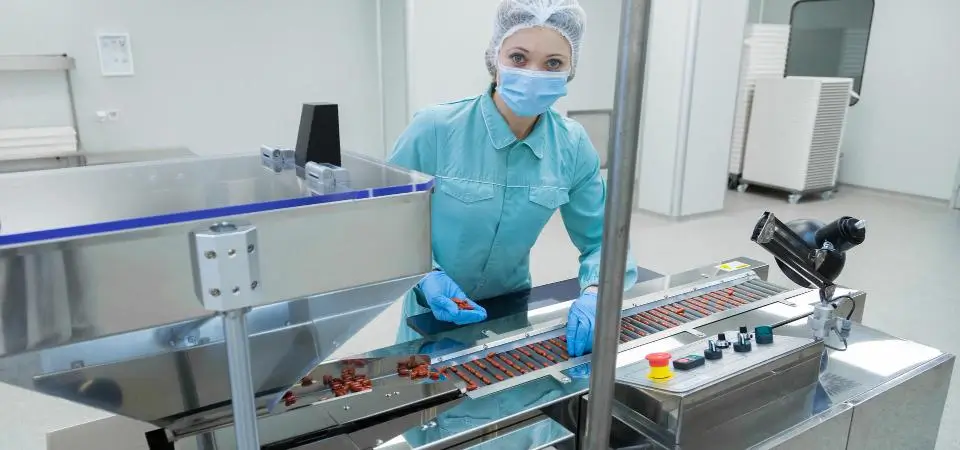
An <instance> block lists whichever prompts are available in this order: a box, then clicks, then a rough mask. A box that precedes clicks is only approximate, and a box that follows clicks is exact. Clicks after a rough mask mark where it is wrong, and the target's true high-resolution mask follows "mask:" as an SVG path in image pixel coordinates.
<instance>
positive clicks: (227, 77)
mask: <svg viewBox="0 0 960 450" xmlns="http://www.w3.org/2000/svg"><path fill="white" fill-rule="evenodd" d="M100 31H120V32H129V33H130V36H131V42H132V49H133V58H134V65H135V70H136V75H135V76H133V77H129V78H104V77H102V76H100V73H99V63H98V57H97V49H96V46H95V35H96V33H97V32H100ZM376 49H377V21H376V2H375V1H374V0H351V1H340V0H286V1H284V2H263V1H240V2H237V1H229V0H206V1H202V2H198V1H191V0H168V1H164V2H131V1H125V0H87V1H82V2H79V1H65V0H0V54H32V53H64V52H65V53H68V54H70V55H72V56H74V57H76V58H77V69H76V71H75V73H74V90H75V93H76V100H77V106H78V115H79V121H80V132H81V136H82V139H83V141H84V144H85V147H86V148H87V149H90V150H103V149H128V148H141V147H165V146H179V145H185V146H187V147H189V148H191V149H192V150H194V151H196V152H199V153H206V154H211V153H213V154H215V153H227V152H250V151H255V150H254V149H255V148H257V147H258V146H259V145H260V144H262V143H277V144H287V145H292V144H293V143H294V142H295V139H296V132H297V127H298V123H299V115H300V105H301V104H302V103H303V102H307V101H329V102H336V103H339V104H340V107H341V116H340V119H341V121H340V127H341V139H342V142H343V145H344V147H346V148H348V149H352V150H355V151H359V152H364V153H369V154H373V155H377V156H381V155H383V147H384V146H383V138H382V132H381V119H380V114H381V97H380V92H379V84H378V79H379V73H378V70H377V68H378V60H377V51H376ZM63 89H64V88H63V83H62V81H60V80H59V78H57V77H56V75H55V74H46V75H39V74H16V75H10V74H0V127H4V126H6V127H11V126H31V125H51V124H54V125H63V124H67V123H68V122H69V113H68V112H67V111H68V110H67V109H66V106H65V97H64V95H63V92H62V90H63ZM101 109H118V110H120V121H119V122H114V123H104V124H101V123H98V122H97V121H96V120H95V111H97V110H101ZM50 122H57V123H50Z"/></svg>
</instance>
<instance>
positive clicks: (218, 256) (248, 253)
mask: <svg viewBox="0 0 960 450" xmlns="http://www.w3.org/2000/svg"><path fill="white" fill-rule="evenodd" d="M257 247H258V245H257V229H256V228H255V227H254V226H253V225H252V224H249V223H240V222H220V223H216V224H213V225H211V226H209V227H201V228H198V229H196V230H193V231H192V232H191V233H190V250H191V256H192V260H191V261H192V263H193V279H194V288H195V289H196V292H197V297H198V298H199V299H200V302H201V303H203V306H204V307H205V308H206V309H208V310H211V311H216V312H218V313H219V314H220V316H221V317H222V319H223V334H224V336H223V337H224V342H225V343H226V346H227V365H228V368H229V374H230V393H231V394H232V397H233V398H232V403H233V423H234V431H235V432H236V436H237V443H236V444H237V445H236V448H237V449H240V450H257V449H259V448H260V437H259V434H258V431H257V403H256V395H255V393H254V390H253V375H252V374H251V372H250V338H249V335H248V334H247V317H246V315H247V312H248V311H250V308H251V307H253V306H256V305H258V304H260V303H261V298H260V292H261V291H262V288H261V286H260V261H259V258H258V255H259V250H258V248H257Z"/></svg>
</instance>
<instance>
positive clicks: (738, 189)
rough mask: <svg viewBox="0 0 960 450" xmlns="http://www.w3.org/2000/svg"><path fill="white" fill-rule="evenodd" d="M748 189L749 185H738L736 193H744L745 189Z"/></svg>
mask: <svg viewBox="0 0 960 450" xmlns="http://www.w3.org/2000/svg"><path fill="white" fill-rule="evenodd" d="M748 187H750V185H749V184H747V183H740V185H739V186H737V192H740V193H741V194H742V193H744V192H747V188H748Z"/></svg>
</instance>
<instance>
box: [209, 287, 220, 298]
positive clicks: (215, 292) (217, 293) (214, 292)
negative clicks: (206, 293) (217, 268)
mask: <svg viewBox="0 0 960 450" xmlns="http://www.w3.org/2000/svg"><path fill="white" fill-rule="evenodd" d="M210 295H212V296H214V297H219V296H220V289H217V288H213V289H210Z"/></svg>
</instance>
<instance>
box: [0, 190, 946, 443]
mask: <svg viewBox="0 0 960 450" xmlns="http://www.w3.org/2000/svg"><path fill="white" fill-rule="evenodd" d="M764 210H770V211H773V212H775V213H776V214H777V215H778V216H780V217H782V218H783V219H784V220H790V219H794V218H803V217H809V218H817V219H821V220H825V221H829V220H833V219H835V218H837V217H839V216H841V215H852V216H856V217H859V218H863V219H866V220H867V221H868V222H869V226H868V229H869V232H868V234H867V236H868V238H867V242H866V243H865V244H864V245H863V246H861V247H858V248H857V249H855V250H853V251H852V252H851V253H850V255H849V258H848V261H847V267H846V270H845V272H844V273H843V275H841V277H840V279H839V281H840V282H841V283H843V284H846V285H849V286H853V287H856V288H858V289H862V290H864V291H866V292H867V293H868V301H867V308H866V311H865V315H864V322H865V323H866V324H867V325H870V326H873V327H876V328H879V329H881V330H883V331H886V332H888V333H891V334H893V335H896V336H900V337H903V338H907V339H911V340H915V341H919V342H921V343H924V344H927V345H931V346H933V347H936V348H938V349H941V350H943V351H947V352H950V353H953V354H958V353H960V337H958V334H957V333H956V332H955V331H954V332H951V331H949V330H951V329H956V322H955V321H954V320H953V319H954V317H953V316H952V314H950V312H960V310H958V307H957V306H956V305H957V303H960V274H958V271H960V211H950V210H948V209H947V208H946V206H945V205H944V204H942V203H937V202H932V201H927V200H921V199H914V198H907V197H901V196H896V195H890V194H883V193H876V192H871V191H864V190H859V189H853V188H846V189H844V190H843V191H841V192H840V193H838V195H837V196H836V198H834V199H833V200H830V201H819V200H818V201H810V202H804V203H802V204H799V205H789V204H787V203H786V201H784V200H783V198H781V197H765V196H761V195H755V194H738V193H733V192H731V193H730V195H729V197H728V199H727V208H726V210H725V211H724V212H723V213H722V214H715V215H709V216H704V217H699V218H695V219H691V220H685V221H680V222H675V221H671V220H667V219H664V218H660V217H654V216H649V215H644V214H637V215H635V216H634V218H633V224H632V228H631V230H632V237H633V241H632V249H633V254H634V256H635V257H636V258H637V260H638V262H639V263H640V264H641V265H642V266H645V267H649V268H651V269H653V270H656V271H658V272H661V273H672V272H679V271H683V270H685V269H688V268H691V267H694V266H697V265H702V264H705V263H709V262H713V261H717V260H720V259H723V258H728V257H732V256H749V257H753V258H756V259H759V260H763V261H770V260H771V258H770V256H769V255H768V254H766V252H765V251H764V250H762V249H761V248H759V247H758V246H756V245H755V244H753V243H751V242H750V240H749V236H750V232H751V231H752V229H753V225H754V224H755V223H756V220H757V218H758V217H759V216H760V213H761V212H763V211H764ZM576 260H577V252H576V250H575V249H574V248H573V246H572V245H571V244H570V243H569V239H568V238H567V236H566V232H565V231H564V229H563V225H562V222H561V221H560V220H554V221H552V222H551V223H550V224H549V225H548V226H547V229H546V230H545V231H544V233H543V235H542V237H541V239H540V241H539V242H538V243H537V246H536V247H535V248H534V251H533V261H532V268H533V276H534V280H535V283H536V284H543V283H548V282H552V281H557V280H561V279H566V278H572V277H574V276H576V273H577V265H576ZM771 280H772V281H774V282H777V283H780V284H784V285H789V282H788V281H787V280H786V278H785V277H783V275H781V274H780V273H779V272H778V271H777V270H775V269H774V270H771ZM398 313H399V308H391V309H390V310H388V311H386V312H385V313H384V314H383V315H381V317H380V318H378V319H377V320H375V321H374V322H373V323H372V324H371V325H370V326H369V327H367V328H366V329H365V331H364V332H361V333H360V334H359V335H358V336H356V338H355V339H353V340H352V341H350V342H348V343H347V344H345V346H344V348H343V349H342V351H341V352H340V353H343V354H347V353H351V352H353V351H357V350H363V349H364V348H366V347H376V346H380V345H386V344H389V342H390V341H391V340H392V333H388V334H384V333H382V330H383V328H384V327H385V326H396V325H397V324H398V319H399V318H398V316H397V314H398ZM378 331H379V332H378ZM957 367H958V368H957V370H956V371H955V373H954V382H953V387H952V390H951V392H950V395H949V398H948V400H947V410H946V412H945V414H944V419H943V422H942V423H943V426H942V427H941V431H940V444H939V446H938V449H941V450H945V449H960V427H957V426H956V425H953V426H951V425H948V424H960V365H958V366H957ZM0 402H2V403H3V405H4V407H3V408H0V423H2V424H3V426H2V428H0V429H2V430H3V435H4V439H3V442H2V443H0V449H7V448H10V449H21V450H40V449H43V448H45V447H44V434H45V433H46V432H47V431H50V430H53V429H57V428H61V427H65V426H70V425H73V424H78V423H83V422H86V421H89V420H92V419H94V418H98V417H102V416H103V415H102V414H101V413H99V412H97V411H94V410H90V409H88V408H82V407H77V406H74V405H71V404H68V403H66V402H63V401H59V400H56V399H51V398H46V397H41V396H38V395H35V394H31V393H29V392H26V391H23V390H20V389H16V388H11V387H8V386H6V385H0Z"/></svg>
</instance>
